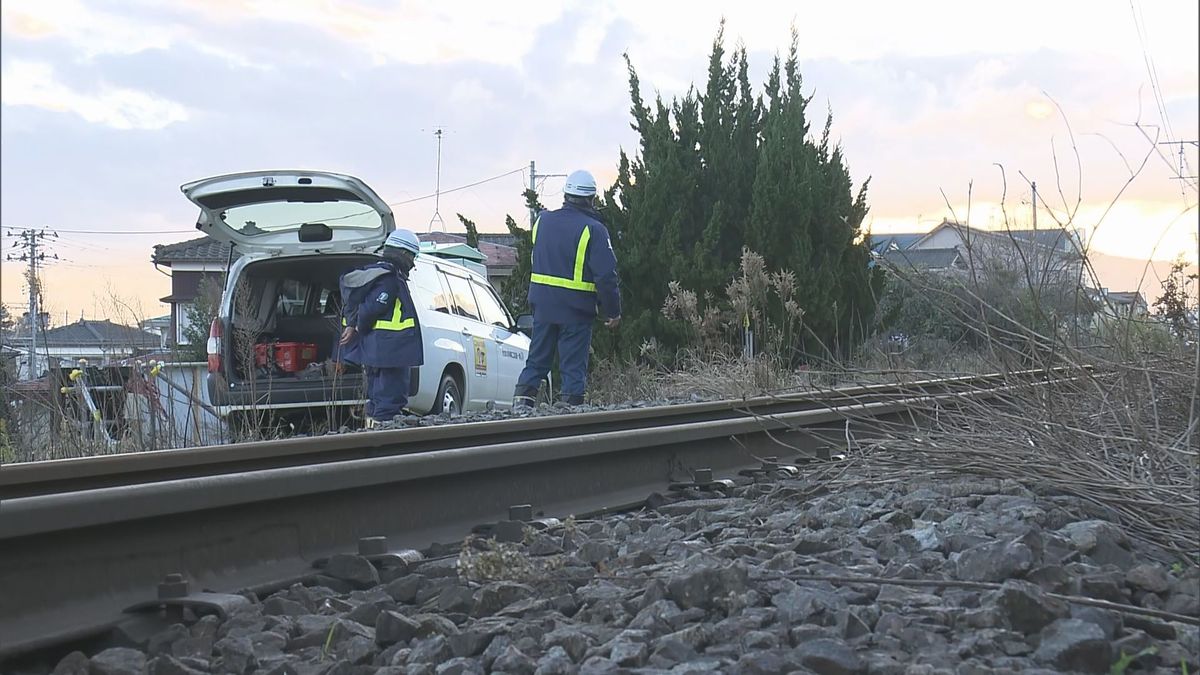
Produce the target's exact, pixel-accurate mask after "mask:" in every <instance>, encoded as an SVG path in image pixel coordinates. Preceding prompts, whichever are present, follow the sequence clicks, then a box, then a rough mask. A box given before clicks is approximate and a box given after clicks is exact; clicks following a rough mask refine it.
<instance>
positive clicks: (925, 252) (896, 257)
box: [882, 247, 967, 272]
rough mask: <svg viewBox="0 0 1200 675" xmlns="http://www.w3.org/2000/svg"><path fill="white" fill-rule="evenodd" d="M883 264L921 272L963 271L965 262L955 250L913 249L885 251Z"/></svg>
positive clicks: (950, 248) (951, 248)
mask: <svg viewBox="0 0 1200 675" xmlns="http://www.w3.org/2000/svg"><path fill="white" fill-rule="evenodd" d="M882 258H883V261H884V263H885V264H886V265H887V266H888V267H891V268H893V269H898V270H915V271H921V272H949V271H952V270H965V269H966V267H967V264H966V261H965V260H964V259H963V256H962V254H961V253H960V252H959V250H958V249H957V248H954V247H949V248H914V249H896V250H886V251H885V252H884V253H883V256H882Z"/></svg>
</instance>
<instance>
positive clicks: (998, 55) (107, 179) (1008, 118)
mask: <svg viewBox="0 0 1200 675" xmlns="http://www.w3.org/2000/svg"><path fill="white" fill-rule="evenodd" d="M1198 4H1200V3H1197V2H1195V0H1178V1H1170V2H1168V1H1162V2H1146V1H1145V0H1134V2H1133V4H1132V5H1131V4H1130V2H1128V1H1111V2H1110V1H1104V2H1098V1H1087V2H1083V1H1080V2H1053V3H1044V2H1021V1H1013V2H1005V3H974V2H967V3H964V2H917V3H897V2H853V1H848V2H842V3H827V2H822V3H815V2H814V3H798V2H793V3H786V2H751V1H749V0H741V1H740V2H736V3H735V2H726V3H720V2H687V3H683V2H647V1H645V0H641V1H637V2H624V1H614V2H602V1H598V0H590V1H588V2H567V3H547V2H508V3H496V2H433V1H430V2H386V1H383V0H359V1H347V2H333V1H319V0H311V1H309V0H261V1H256V0H207V1H196V2H182V1H181V2H151V1H149V0H146V1H138V0H130V1H127V2H81V1H78V0H63V1H54V0H5V1H4V3H3V5H2V7H3V26H2V35H3V42H2V58H0V86H2V95H0V101H2V109H0V113H2V114H0V147H2V162H0V177H2V188H0V225H3V227H4V228H5V229H4V232H5V234H6V235H7V234H8V233H11V232H13V231H14V230H13V228H17V229H19V228H24V227H31V226H32V227H46V228H47V229H55V230H58V231H59V232H60V238H59V239H58V240H57V241H56V242H55V245H54V246H53V247H52V249H51V250H52V252H54V253H57V254H58V255H59V257H60V258H62V259H64V261H62V262H58V263H56V264H53V265H51V266H49V267H48V268H47V270H46V273H45V281H46V299H47V303H48V306H49V308H50V310H51V311H52V312H53V313H54V318H55V321H56V322H61V321H62V320H63V317H64V315H66V316H69V317H70V318H71V319H72V320H74V319H76V318H78V316H79V315H80V313H81V312H82V313H83V314H84V315H86V316H88V317H92V316H103V315H105V314H106V313H107V314H110V315H111V314H112V311H111V304H112V302H111V298H118V299H120V300H121V301H123V302H124V303H127V304H131V305H133V306H134V307H135V311H136V312H137V313H140V314H142V315H143V316H155V315H159V314H163V313H165V312H166V307H165V306H163V305H160V304H159V303H158V302H157V298H159V297H162V296H165V295H167V294H168V293H169V291H170V282H169V279H168V278H167V277H166V276H164V275H162V274H160V273H159V272H157V271H156V270H154V268H153V267H152V266H151V265H150V262H149V258H150V253H151V249H152V246H153V245H154V244H156V243H169V242H174V241H181V240H184V239H188V238H191V233H190V229H191V226H192V224H193V223H194V222H195V215H196V214H195V211H194V209H193V207H192V206H191V204H190V203H189V202H188V201H187V200H186V199H184V198H183V196H182V195H181V193H180V192H179V185H180V184H182V183H184V182H187V181H190V180H192V179H195V178H200V177H205V176H210V175H215V174H221V173H229V172H235V171H247V170H258V169H271V168H304V169H326V170H332V171H338V172H344V173H349V174H352V175H356V176H358V177H360V178H362V179H364V180H365V181H367V183H368V184H370V185H371V186H373V187H374V188H375V189H376V191H378V192H379V193H380V194H381V195H383V197H384V198H386V199H387V200H388V201H391V202H400V201H405V200H412V199H414V198H418V197H421V196H423V195H427V194H429V193H431V192H432V191H433V188H434V178H435V176H434V174H435V171H434V167H435V160H436V144H435V139H434V136H433V130H434V129H436V128H438V127H443V128H444V129H445V136H444V145H443V152H442V175H441V185H442V188H443V189H447V188H453V187H457V186H460V185H465V184H469V183H473V182H476V181H479V180H482V179H487V178H491V177H494V176H499V175H502V174H508V175H506V176H504V177H503V178H499V179H497V180H494V181H491V182H487V183H484V184H482V185H479V186H477V187H473V188H470V189H466V190H461V191H458V192H454V193H451V194H446V195H443V197H442V199H441V207H440V213H441V215H442V217H443V218H444V219H445V223H446V228H447V229H449V230H450V231H458V229H459V227H458V223H457V219H456V218H455V216H454V214H455V213H457V212H461V213H463V214H465V215H467V216H469V217H471V218H473V219H474V220H476V221H477V222H478V223H479V224H480V226H481V229H483V230H490V231H500V230H501V229H502V227H503V225H502V223H503V218H504V215H505V214H506V213H512V214H514V215H521V214H522V201H521V197H520V191H521V189H522V186H523V185H524V183H525V182H526V181H527V180H528V176H527V175H526V174H525V173H522V172H520V171H517V170H518V169H520V168H521V167H523V166H526V167H527V166H528V163H529V161H530V160H531V159H532V160H536V161H537V163H538V168H539V170H540V171H544V172H549V173H565V172H567V171H570V170H572V169H575V168H588V169H590V170H592V171H593V172H594V173H595V174H596V175H597V177H598V178H600V179H601V180H602V181H605V182H608V181H611V180H612V178H613V176H614V174H615V167H616V162H617V157H618V152H619V151H620V149H621V148H625V149H627V150H630V151H632V149H634V148H635V147H636V137H635V136H634V134H633V132H632V131H631V130H630V127H629V122H630V116H629V95H628V83H627V76H626V72H625V66H624V63H623V61H622V59H621V54H622V53H625V52H628V53H629V55H630V57H631V58H632V59H633V62H634V65H635V66H636V67H637V69H638V72H639V75H640V77H641V81H642V85H643V89H644V92H643V93H644V94H645V95H646V96H648V97H649V96H653V95H654V93H655V91H657V92H659V93H661V95H663V96H664V97H667V98H669V97H671V96H676V95H679V94H681V93H683V92H684V91H686V89H687V87H688V85H689V83H691V82H696V83H697V86H701V87H702V86H703V78H704V76H705V67H706V58H707V54H708V52H709V49H710V46H711V42H712V39H713V37H714V35H715V32H716V29H717V25H718V22H719V20H720V18H721V17H722V16H724V17H725V18H726V20H727V27H726V36H727V43H728V45H729V46H730V47H732V46H733V45H734V44H735V43H737V42H738V41H741V42H743V43H744V44H745V45H746V47H747V49H748V50H749V53H750V59H751V64H752V76H753V79H754V80H755V83H756V85H757V86H759V88H760V89H761V82H762V81H763V79H764V77H765V74H766V71H767V69H768V68H769V66H770V59H771V57H772V56H773V55H774V54H775V53H776V52H777V51H783V50H786V48H787V44H788V40H789V26H790V25H795V27H796V29H797V30H798V31H799V35H800V57H801V72H802V74H803V77H804V83H805V88H806V90H807V91H808V92H809V93H811V94H812V95H813V96H814V98H813V104H812V108H811V109H812V111H813V113H814V114H815V115H818V116H820V115H823V112H824V111H825V110H832V111H833V115H834V125H833V130H834V136H835V137H836V138H837V139H839V141H840V142H841V143H842V145H843V147H844V149H845V152H846V155H847V157H848V162H849V166H850V170H851V175H852V177H853V179H854V180H855V182H856V183H859V182H861V181H862V180H864V179H866V178H867V177H870V178H871V192H870V199H869V202H870V207H871V211H870V214H869V215H868V217H867V223H868V224H869V225H870V226H871V227H872V228H873V229H874V230H875V231H877V232H882V231H896V230H909V231H913V230H921V229H928V228H929V227H930V226H932V225H933V224H935V223H936V222H938V221H940V220H941V219H942V218H943V217H946V216H949V215H950V213H951V209H953V210H954V212H955V213H956V214H957V215H958V217H959V218H960V219H965V218H966V217H967V205H968V196H969V197H970V206H971V210H970V219H971V222H972V223H974V224H976V225H979V226H984V227H986V226H989V225H993V226H994V225H999V224H1000V223H1001V222H1002V217H1003V216H1002V215H1001V212H1000V209H999V202H1000V200H1001V197H1002V195H1003V182H1002V178H1001V173H1000V170H999V169H998V168H997V166H996V164H1001V165H1003V166H1004V167H1005V169H1006V170H1007V179H1008V181H1007V188H1008V192H1007V207H1008V210H1009V213H1010V217H1012V218H1014V219H1015V220H1016V222H1017V224H1020V225H1023V224H1025V223H1027V222H1028V216H1029V214H1028V211H1029V204H1028V202H1029V188H1028V185H1027V183H1026V182H1025V180H1024V179H1023V178H1022V177H1021V176H1020V175H1019V174H1018V171H1020V172H1023V173H1024V175H1025V176H1026V177H1028V178H1029V179H1030V180H1033V181H1036V182H1037V183H1038V191H1039V194H1040V196H1041V197H1042V198H1044V199H1045V200H1046V201H1047V208H1049V209H1051V210H1053V211H1054V213H1055V214H1057V215H1058V217H1059V218H1060V219H1061V218H1064V217H1065V216H1064V215H1063V214H1064V213H1065V212H1066V210H1067V207H1071V208H1072V209H1076V216H1075V220H1074V222H1073V223H1072V225H1073V227H1076V228H1081V229H1082V230H1083V231H1084V232H1085V234H1086V235H1087V236H1090V237H1093V238H1092V242H1093V245H1094V246H1095V248H1096V249H1097V250H1100V251H1103V252H1106V253H1110V254H1117V255H1126V256H1137V257H1142V258H1145V257H1149V256H1151V255H1152V254H1153V255H1155V257H1158V258H1172V257H1174V256H1175V255H1177V254H1179V253H1185V254H1186V255H1187V256H1188V257H1189V258H1190V259H1193V260H1194V259H1195V258H1196V249H1197V243H1196V240H1195V238H1194V236H1193V235H1194V233H1195V232H1196V231H1197V210H1196V209H1195V205H1196V191H1195V189H1194V187H1187V186H1186V185H1185V183H1186V182H1185V181H1180V180H1173V179H1172V176H1173V175H1175V174H1176V173H1177V172H1178V168H1179V158H1178V154H1177V149H1178V146H1169V145H1155V144H1154V143H1153V141H1156V140H1157V141H1160V142H1161V141H1166V140H1169V139H1170V140H1175V139H1178V140H1194V139H1196V138H1197V106H1198V100H1197V89H1198V82H1197V80H1198V75H1197V65H1196V64H1197V54H1198V51H1200V47H1198V42H1197V23H1198V16H1197V5H1198ZM1151 73H1153V75H1154V78H1153V82H1154V84H1156V85H1157V87H1155V86H1152V77H1151ZM1160 102H1161V105H1160ZM1168 124H1169V130H1168V128H1167V125H1168ZM818 128H819V121H818ZM1072 132H1073V142H1072ZM1187 147H1188V148H1189V150H1188V152H1187V153H1186V158H1187V160H1188V163H1189V164H1188V168H1187V169H1185V173H1190V174H1195V173H1197V169H1198V165H1200V161H1198V158H1197V153H1196V150H1195V148H1194V146H1187ZM1076 152H1077V153H1078V159H1077V158H1076V154H1075V153H1076ZM1139 167H1141V168H1140V169H1139ZM510 172H513V173H510ZM1135 172H1137V177H1136V178H1135V179H1133V180H1132V182H1130V179H1131V176H1132V174H1133V173H1135ZM1192 185H1193V186H1194V183H1192ZM561 187H562V183H561V179H548V180H547V181H546V182H545V184H544V186H543V194H544V201H545V202H546V203H547V204H557V203H558V201H559V200H560V195H561ZM1114 200H1115V201H1114ZM396 213H397V220H398V222H399V223H400V225H401V226H406V227H409V228H411V229H414V230H417V231H419V232H423V231H425V230H426V228H427V227H428V226H429V223H430V219H431V217H432V215H433V200H417V201H413V202H411V203H408V204H403V205H399V206H397V207H396ZM1038 218H1039V220H1038V224H1039V226H1045V225H1046V224H1048V223H1050V222H1052V217H1051V213H1050V212H1048V211H1043V212H1042V213H1040V214H1039V216H1038ZM101 232H104V233H109V232H115V233H127V232H139V233H140V234H101ZM11 242H12V240H11V239H10V238H8V237H5V238H4V246H5V253H12V252H13V251H12V247H11ZM22 269H23V268H22V266H21V265H20V264H19V263H12V262H5V263H4V264H3V274H2V283H3V288H2V298H0V299H2V300H3V302H4V303H5V304H7V305H9V306H10V307H14V308H16V310H17V312H18V313H20V311H22V310H23V307H24V304H25V286H24V282H23V281H22V279H21V276H20V273H21V271H22Z"/></svg>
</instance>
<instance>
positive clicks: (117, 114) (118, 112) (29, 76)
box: [0, 61, 189, 130]
mask: <svg viewBox="0 0 1200 675" xmlns="http://www.w3.org/2000/svg"><path fill="white" fill-rule="evenodd" d="M0 102H3V103H4V105H8V106H33V107H36V108H42V109H44V110H50V111H53V112H65V113H73V114H75V115H78V116H80V117H82V118H83V119H85V120H87V121H88V122H91V123H93V124H102V125H105V126H109V127H112V128H114V129H140V130H154V129H162V128H163V127H166V126H168V125H170V124H173V123H175V122H183V121H186V120H187V119H188V118H189V114H188V110H187V108H185V107H184V106H182V105H180V104H179V103H176V102H174V101H170V100H167V99H163V98H159V97H156V96H153V95H151V94H147V93H145V92H141V91H136V90H133V89H126V88H120V87H110V86H103V85H102V86H101V87H100V89H99V91H97V92H95V93H83V92H79V91H75V90H73V89H71V88H70V87H68V86H67V85H65V84H63V83H61V82H59V81H57V80H56V79H55V74H54V69H53V68H52V67H51V66H50V65H48V64H45V63H34V62H28V61H14V62H11V63H9V64H8V65H7V66H6V67H5V68H4V73H3V77H0Z"/></svg>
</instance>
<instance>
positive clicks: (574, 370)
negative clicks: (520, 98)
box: [513, 171, 621, 408]
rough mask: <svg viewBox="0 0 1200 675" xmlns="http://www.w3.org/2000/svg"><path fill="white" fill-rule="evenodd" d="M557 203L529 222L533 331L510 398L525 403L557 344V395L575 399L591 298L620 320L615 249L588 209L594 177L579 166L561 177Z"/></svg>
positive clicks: (582, 376) (609, 321)
mask: <svg viewBox="0 0 1200 675" xmlns="http://www.w3.org/2000/svg"><path fill="white" fill-rule="evenodd" d="M563 196H564V197H563V205H562V208H560V209H557V210H554V211H542V212H541V213H540V214H539V215H538V217H537V219H536V220H535V221H534V224H533V233H532V238H533V260H532V263H533V273H532V274H531V275H530V279H529V305H530V307H531V308H532V309H533V339H532V344H530V347H529V358H528V359H527V360H526V362H525V368H524V370H522V371H521V375H520V376H519V377H518V379H517V386H516V390H515V391H514V392H513V406H514V407H517V408H520V407H526V406H532V405H533V404H534V402H535V401H536V400H537V394H538V388H539V387H540V385H541V383H542V380H543V379H544V378H545V377H546V374H547V373H549V372H550V367H551V365H552V364H553V361H554V355H555V351H557V352H558V367H559V373H560V374H561V379H562V386H561V388H560V395H559V400H560V401H561V402H563V403H566V404H568V405H579V404H582V403H583V400H584V398H583V397H584V392H585V391H586V390H587V369H588V351H589V349H590V347H591V342H592V323H593V322H594V321H595V319H596V310H597V306H599V310H600V312H601V314H602V315H603V316H604V317H605V322H604V323H605V326H607V327H608V328H610V329H615V328H616V327H617V325H618V324H619V323H620V322H621V294H620V289H619V284H618V280H617V257H616V255H615V254H614V253H613V249H612V242H611V241H610V240H609V236H608V228H606V227H604V223H602V222H601V221H600V214H598V213H597V212H596V209H595V200H596V180H595V179H594V178H592V174H590V173H588V172H587V171H576V172H574V173H572V174H571V175H570V176H568V177H567V184H566V186H565V187H564V188H563Z"/></svg>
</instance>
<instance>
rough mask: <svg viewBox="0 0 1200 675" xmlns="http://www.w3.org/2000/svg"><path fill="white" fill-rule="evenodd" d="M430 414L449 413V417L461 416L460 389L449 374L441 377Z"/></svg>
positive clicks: (456, 381)
mask: <svg viewBox="0 0 1200 675" xmlns="http://www.w3.org/2000/svg"><path fill="white" fill-rule="evenodd" d="M432 412H433V413H434V414H439V413H449V415H450V416H451V417H454V416H457V415H461V414H462V389H461V388H460V387H459V386H458V380H456V379H454V376H453V375H451V374H450V373H446V374H445V375H443V376H442V384H441V386H439V387H438V393H437V398H436V399H434V401H433V410H432Z"/></svg>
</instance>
